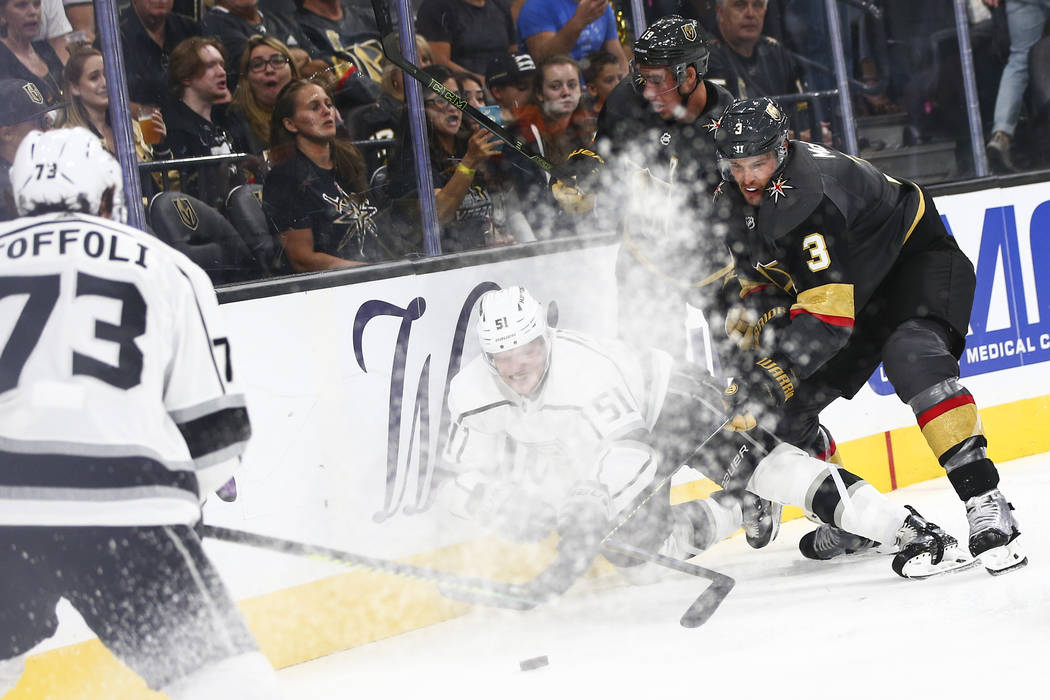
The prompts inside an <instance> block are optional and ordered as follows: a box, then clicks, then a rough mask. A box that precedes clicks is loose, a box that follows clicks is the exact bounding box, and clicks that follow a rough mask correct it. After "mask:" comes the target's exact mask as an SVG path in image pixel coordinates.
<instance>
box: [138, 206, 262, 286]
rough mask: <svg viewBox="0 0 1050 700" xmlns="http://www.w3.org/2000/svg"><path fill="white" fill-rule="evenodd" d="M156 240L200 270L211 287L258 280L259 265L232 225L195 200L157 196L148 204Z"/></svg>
mask: <svg viewBox="0 0 1050 700" xmlns="http://www.w3.org/2000/svg"><path fill="white" fill-rule="evenodd" d="M149 220H150V226H152V228H153V231H154V233H155V234H156V235H157V238H159V239H161V240H162V241H164V242H165V243H167V244H168V245H170V246H171V247H173V248H175V249H176V250H178V251H179V252H181V253H183V254H185V255H186V256H187V257H188V258H190V259H191V260H193V262H195V263H197V264H198V265H200V266H201V267H202V268H204V271H205V272H207V273H208V277H210V278H211V280H212V282H213V283H215V284H226V283H230V282H242V281H245V280H249V279H255V278H257V277H259V273H258V272H257V270H258V268H259V265H258V263H257V262H256V261H255V257H254V256H253V255H252V253H251V251H250V250H249V249H248V246H247V245H245V243H244V241H243V240H241V237H240V236H239V235H238V234H237V231H236V230H235V229H234V228H233V225H232V224H231V223H230V222H229V221H227V220H226V219H225V218H224V217H223V216H222V214H220V213H219V212H217V211H215V210H214V209H212V208H211V207H209V206H208V205H207V204H205V203H204V202H202V201H200V200H199V199H197V198H195V197H191V196H189V195H185V194H182V193H181V192H161V193H159V194H157V195H155V196H154V197H153V199H152V200H150V203H149Z"/></svg>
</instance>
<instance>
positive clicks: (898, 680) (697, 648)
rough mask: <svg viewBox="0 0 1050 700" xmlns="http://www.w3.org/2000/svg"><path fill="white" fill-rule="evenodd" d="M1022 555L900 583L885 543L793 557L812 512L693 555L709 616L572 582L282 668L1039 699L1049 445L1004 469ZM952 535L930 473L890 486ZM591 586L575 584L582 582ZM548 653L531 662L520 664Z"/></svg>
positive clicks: (662, 694)
mask: <svg viewBox="0 0 1050 700" xmlns="http://www.w3.org/2000/svg"><path fill="white" fill-rule="evenodd" d="M1000 470H1001V473H1002V483H1001V485H1000V486H1001V488H1002V490H1003V492H1004V493H1005V494H1006V496H1007V498H1008V499H1009V500H1011V501H1012V502H1013V503H1014V505H1015V506H1016V508H1017V516H1018V519H1019V520H1020V523H1021V528H1022V532H1023V533H1024V535H1023V541H1024V543H1025V547H1026V550H1027V553H1028V556H1029V562H1030V563H1029V566H1028V567H1026V568H1024V569H1022V570H1020V571H1016V572H1013V573H1010V574H1007V575H1004V576H1000V577H992V576H989V575H988V574H987V573H985V571H984V569H983V568H978V569H974V570H971V571H968V572H964V573H960V574H955V575H950V576H944V577H939V578H935V579H932V580H928V581H906V580H904V579H900V578H898V577H897V576H896V575H895V574H893V572H892V571H891V569H890V558H889V557H888V556H869V557H862V558H852V559H847V560H840V561H832V562H815V561H809V560H806V559H803V558H802V556H801V555H800V554H799V553H798V550H797V543H798V539H799V538H800V537H801V536H802V534H804V533H805V532H806V531H808V530H809V529H811V528H813V527H814V525H813V524H812V523H809V522H808V521H804V520H800V521H793V522H790V523H786V524H785V525H784V527H783V528H782V529H781V532H780V535H779V537H778V538H777V540H776V541H775V542H774V543H773V544H771V545H770V546H769V547H767V548H766V549H764V550H752V549H750V548H749V547H748V546H747V544H746V543H745V542H744V538H743V536H740V535H738V536H736V537H733V538H731V539H730V540H728V541H726V542H723V543H722V544H720V545H718V546H716V547H715V548H713V549H712V550H710V551H708V552H706V553H705V554H703V555H702V556H700V557H698V558H697V559H696V560H695V561H696V562H697V563H698V564H700V565H701V566H704V567H708V568H711V569H715V570H717V571H721V572H723V573H726V574H728V575H730V576H733V577H734V578H735V579H736V581H737V585H736V588H735V589H734V590H733V591H732V592H731V593H730V595H729V597H728V598H727V599H726V600H725V602H724V603H723V604H722V607H721V608H720V609H719V610H718V611H717V612H716V613H715V615H714V617H713V618H712V619H711V621H710V622H708V623H707V624H706V625H705V626H703V627H700V628H698V629H693V630H688V629H684V628H682V627H680V626H679V624H678V619H679V617H680V616H681V614H682V612H684V611H685V609H686V608H687V607H688V605H689V604H690V603H691V602H692V601H693V600H694V599H695V597H696V596H697V595H698V594H699V593H700V592H701V590H702V589H703V586H704V582H703V581H700V580H699V579H695V578H690V577H688V576H684V575H681V574H677V573H670V574H669V576H668V577H667V579H666V580H664V581H662V582H660V583H656V584H652V585H649V586H639V587H628V586H622V587H609V586H608V585H604V586H603V585H601V584H596V583H595V582H593V581H591V582H586V581H585V582H584V583H583V584H581V585H580V586H578V587H577V588H576V589H574V590H573V591H571V592H570V593H569V595H567V596H566V597H565V598H563V599H562V600H559V601H557V602H555V603H552V604H549V605H547V606H545V607H543V608H539V609H536V610H534V611H532V612H528V613H517V612H509V611H496V610H486V609H476V610H475V611H474V612H472V613H471V614H469V615H467V616H465V617H462V618H459V619H456V620H453V621H450V622H446V623H443V624H440V625H436V626H432V627H429V628H426V629H422V630H418V631H416V632H412V633H409V634H405V635H401V636H399V637H395V638H391V639H387V640H383V641H380V642H376V643H373V644H369V645H366V646H363V647H359V648H356V649H352V650H349V651H346V652H343V653H340V654H335V655H332V656H329V657H326V658H323V659H318V660H315V661H312V662H309V663H305V664H301V665H298V666H294V667H291V668H288V669H285V670H283V671H281V672H280V674H279V678H280V680H281V683H282V686H283V688H284V690H285V693H286V694H287V696H288V697H290V698H306V697H309V698H319V699H322V698H347V697H361V698H368V697H383V698H399V697H406V698H407V697H426V698H451V697H456V698H465V699H470V698H483V699H485V700H490V699H492V698H500V699H501V700H502V699H504V698H508V699H513V698H528V699H529V700H537V699H539V698H543V699H544V700H554V699H557V698H568V697H574V696H577V695H578V696H580V697H586V698H631V699H632V700H635V699H638V700H640V699H641V698H650V697H656V698H666V697H676V698H692V697H696V698H703V697H705V696H710V694H711V693H718V694H719V695H721V696H723V697H748V698H754V697H763V696H761V695H756V694H757V693H762V694H769V695H770V696H776V697H781V698H784V697H786V698H806V699H807V700H819V699H821V698H836V699H840V698H849V699H851V700H852V699H854V698H923V699H925V698H940V697H948V698H952V699H953V700H954V699H960V698H1010V700H1014V699H1020V698H1041V697H1047V693H1048V690H1047V687H1046V686H1047V679H1048V676H1047V673H1046V670H1045V668H1044V666H1043V664H1045V663H1046V652H1047V649H1048V647H1050V644H1048V643H1050V586H1048V583H1050V536H1048V535H1047V530H1048V526H1050V509H1046V508H1044V507H1043V505H1044V500H1045V499H1046V498H1047V496H1048V495H1050V454H1044V455H1037V456H1034V457H1027V458H1024V459H1019V460H1016V461H1013V462H1008V463H1005V464H1003V465H1000ZM890 497H891V498H892V499H894V500H895V501H898V502H900V503H907V504H910V505H913V506H915V507H916V508H918V509H919V511H920V512H921V513H922V514H923V515H924V516H926V517H927V518H928V519H931V520H934V521H935V522H937V523H938V524H940V525H942V526H943V527H944V528H945V529H947V530H948V531H949V532H951V533H953V534H954V535H955V536H956V537H957V538H959V540H960V541H962V542H965V538H966V533H967V529H966V517H965V513H964V509H963V506H962V504H961V503H960V502H959V501H958V499H957V498H956V496H955V494H954V492H953V491H952V490H951V487H950V485H949V484H948V482H947V479H945V478H941V479H937V480H934V481H929V482H925V483H922V484H918V485H915V486H911V487H908V488H905V489H902V490H900V491H897V492H894V493H892V494H890ZM588 586H589V587H590V589H589V590H586V588H587V587H588ZM544 655H545V656H547V657H548V658H549V661H550V664H549V666H545V667H543V668H540V669H536V670H532V671H529V672H522V671H521V670H520V669H519V662H520V661H522V660H524V659H529V658H533V657H536V656H544Z"/></svg>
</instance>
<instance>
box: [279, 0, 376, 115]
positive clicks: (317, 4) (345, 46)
mask: <svg viewBox="0 0 1050 700" xmlns="http://www.w3.org/2000/svg"><path fill="white" fill-rule="evenodd" d="M295 20H296V22H298V23H299V28H300V29H301V30H302V32H303V34H304V35H305V37H306V39H307V40H308V41H310V43H311V44H312V47H307V50H308V51H309V53H310V55H311V56H318V57H320V58H324V59H325V60H327V61H330V62H331V63H332V65H333V66H335V69H336V74H337V76H338V77H339V78H340V79H342V78H344V77H345V76H346V75H347V74H348V73H349V72H350V71H351V69H353V70H356V71H358V72H360V74H361V75H362V76H363V77H366V78H368V79H370V80H371V81H373V82H374V83H376V85H377V89H376V91H375V92H376V93H378V83H379V81H380V80H381V79H382V77H383V66H382V62H381V59H382V58H383V47H382V45H381V44H380V43H379V39H380V36H379V29H378V28H377V27H376V21H375V17H374V16H373V14H372V11H371V9H368V10H367V11H366V10H364V9H363V8H362V7H359V6H358V5H356V4H354V3H353V2H352V1H351V0H301V1H300V2H299V7H298V8H297V9H296V11H295ZM372 97H373V99H374V98H375V95H373V96H372Z"/></svg>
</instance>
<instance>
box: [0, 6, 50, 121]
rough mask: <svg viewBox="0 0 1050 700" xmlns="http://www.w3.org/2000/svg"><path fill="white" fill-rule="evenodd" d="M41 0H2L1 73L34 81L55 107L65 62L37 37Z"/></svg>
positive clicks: (0, 17)
mask: <svg viewBox="0 0 1050 700" xmlns="http://www.w3.org/2000/svg"><path fill="white" fill-rule="evenodd" d="M39 26H40V0H0V76H3V77H4V78H19V79H21V80H25V81H26V82H29V83H31V84H32V85H34V86H35V87H36V90H37V91H38V92H39V93H40V95H41V96H42V97H43V100H44V102H45V104H47V105H48V107H50V108H52V109H54V108H57V107H59V106H61V103H62V101H63V96H62V61H60V60H59V58H58V54H57V53H55V49H54V48H53V47H52V46H51V44H49V43H48V42H47V41H45V40H42V39H41V40H39V41H37V40H35V39H34V37H35V36H36V32H37V29H38V28H39Z"/></svg>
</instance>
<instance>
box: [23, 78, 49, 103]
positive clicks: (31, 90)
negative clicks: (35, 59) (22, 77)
mask: <svg viewBox="0 0 1050 700" xmlns="http://www.w3.org/2000/svg"><path fill="white" fill-rule="evenodd" d="M22 89H23V90H25V93H26V95H27V96H28V97H29V99H31V100H32V101H33V102H36V103H37V104H38V105H42V104H44V95H43V93H41V92H40V88H38V87H37V86H36V85H34V84H33V83H26V84H25V85H23V86H22Z"/></svg>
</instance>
